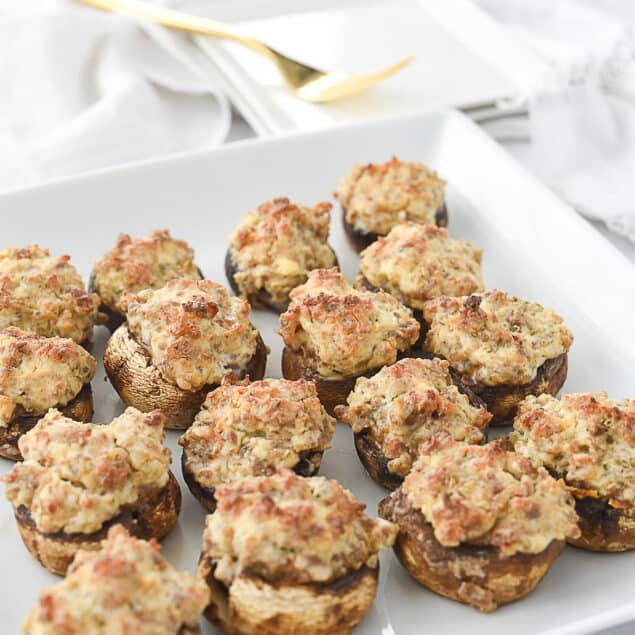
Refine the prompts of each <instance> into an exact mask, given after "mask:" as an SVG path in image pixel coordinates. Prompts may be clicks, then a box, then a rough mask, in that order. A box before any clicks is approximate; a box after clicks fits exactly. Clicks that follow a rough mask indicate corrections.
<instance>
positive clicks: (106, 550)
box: [22, 525, 209, 635]
mask: <svg viewBox="0 0 635 635" xmlns="http://www.w3.org/2000/svg"><path fill="white" fill-rule="evenodd" d="M208 602H209V590H208V588H207V585H206V584H205V581H204V580H202V579H200V578H196V577H194V576H192V575H190V574H189V573H187V572H185V571H176V570H175V569H173V568H172V566H171V565H170V564H169V563H168V562H167V561H166V560H165V559H164V558H163V557H162V556H161V553H160V547H159V544H158V542H157V541H156V540H154V539H152V540H149V541H146V540H140V539H139V538H137V537H135V536H132V535H130V533H129V532H128V531H127V530H126V528H125V527H123V526H122V525H115V526H113V527H111V528H110V530H109V531H108V533H107V535H106V536H105V537H104V540H103V541H102V542H101V543H100V545H98V548H97V549H96V550H93V549H88V550H81V551H80V552H78V553H77V555H76V556H75V558H74V560H73V562H72V564H71V566H70V567H69V569H68V573H67V576H66V578H65V579H64V580H62V581H60V582H58V583H57V584H55V585H54V586H52V587H49V588H47V589H44V590H43V591H41V592H40V594H39V598H38V601H37V603H36V604H35V606H34V607H33V608H32V610H31V612H30V613H29V615H28V616H27V618H26V620H25V621H24V622H23V624H22V629H23V630H24V631H26V632H28V633H31V634H32V635H52V634H53V633H55V634H57V635H77V634H80V633H81V634H90V635H112V634H113V633H118V634H119V635H124V634H125V635H183V634H184V633H185V634H192V633H196V632H198V630H199V624H200V617H201V614H202V613H203V611H204V610H205V607H206V606H207V604H208Z"/></svg>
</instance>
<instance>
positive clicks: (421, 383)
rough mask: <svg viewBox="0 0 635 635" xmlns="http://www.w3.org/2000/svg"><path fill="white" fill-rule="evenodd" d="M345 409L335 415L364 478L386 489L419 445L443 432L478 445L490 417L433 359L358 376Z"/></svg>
mask: <svg viewBox="0 0 635 635" xmlns="http://www.w3.org/2000/svg"><path fill="white" fill-rule="evenodd" d="M347 404H348V405H347V406H338V407H337V408H336V409H335V414H336V415H337V418H338V420H339V421H342V422H343V423H346V424H348V425H349V426H351V428H352V430H353V433H354V435H355V447H356V449H357V454H358V455H359V458H360V459H361V461H362V463H363V464H364V467H365V468H366V470H367V471H368V473H369V474H370V475H371V476H372V478H373V479H374V480H375V481H377V482H378V483H379V484H380V485H383V486H384V487H387V488H388V489H395V488H396V487H398V486H399V485H400V484H401V482H402V481H403V478H404V477H405V476H406V474H408V472H409V471H410V468H411V467H412V463H413V461H414V460H415V459H416V457H417V455H418V449H419V446H420V445H421V443H422V442H423V441H425V440H426V439H428V438H430V437H431V436H433V435H434V434H436V433H437V432H439V431H442V430H443V431H446V432H448V433H449V434H450V435H451V436H452V437H453V438H454V439H456V440H457V441H465V442H466V443H484V442H485V441H486V439H487V436H486V432H485V428H486V426H487V424H488V423H489V421H490V419H491V418H492V415H491V414H490V413H489V412H487V410H486V409H485V408H484V407H483V405H482V403H479V400H477V399H474V397H472V400H471V402H470V397H469V396H468V395H466V394H464V393H462V392H461V391H460V390H459V389H458V388H457V386H456V385H455V383H454V382H453V380H452V377H451V375H450V372H449V365H448V363H447V362H446V361H442V360H439V359H413V358H408V359H402V360H400V361H398V362H396V363H395V364H393V365H392V366H385V367H384V368H382V369H381V370H380V371H379V372H378V373H377V374H376V375H373V376H372V377H370V378H366V377H360V378H359V379H358V380H357V383H356V384H355V389H354V390H353V392H351V394H350V395H349V396H348V400H347Z"/></svg>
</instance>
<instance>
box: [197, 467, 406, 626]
mask: <svg viewBox="0 0 635 635" xmlns="http://www.w3.org/2000/svg"><path fill="white" fill-rule="evenodd" d="M216 497H217V502H218V507H217V509H216V511H215V512H214V513H213V514H211V515H210V516H208V517H207V519H206V527H205V532H204V534H203V551H202V554H201V558H200V561H199V569H198V573H199V575H200V576H201V577H203V579H205V580H206V581H207V583H208V585H209V588H210V590H211V592H212V602H211V604H210V607H209V609H208V611H207V613H206V614H207V616H208V617H209V618H210V619H211V620H213V621H215V622H217V623H220V624H221V625H222V626H223V628H225V629H227V630H228V632H230V633H240V634H245V635H246V634H251V633H254V634H255V633H258V634H261V633H271V634H273V633H276V634H286V633H289V634H290V633H303V632H307V633H315V634H322V633H324V634H326V633H348V632H349V631H350V629H351V628H352V627H353V626H354V625H355V624H357V623H358V622H359V621H360V620H361V619H362V618H363V616H364V614H365V613H366V612H367V610H368V608H369V607H370V605H371V603H372V601H373V598H374V596H375V592H376V588H377V571H378V566H379V563H378V559H377V552H378V551H379V550H380V549H382V548H386V547H388V546H390V545H391V544H392V543H393V541H394V539H395V534H396V526H395V525H393V524H392V523H389V522H387V521H385V520H381V519H379V520H371V519H370V518H368V517H367V516H366V515H365V514H364V513H363V509H364V505H363V504H361V503H359V501H357V499H356V498H355V497H354V496H353V495H352V494H351V493H350V492H349V491H348V490H345V489H344V488H343V487H342V486H341V485H340V484H339V483H337V481H333V480H327V479H324V478H321V477H313V478H300V477H299V476H297V475H295V474H293V473H292V472H290V471H289V470H278V471H277V472H275V473H274V474H272V475H271V476H266V477H248V478H244V479H242V480H239V481H236V482H234V483H232V484H230V485H224V486H221V487H219V488H217V491H216Z"/></svg>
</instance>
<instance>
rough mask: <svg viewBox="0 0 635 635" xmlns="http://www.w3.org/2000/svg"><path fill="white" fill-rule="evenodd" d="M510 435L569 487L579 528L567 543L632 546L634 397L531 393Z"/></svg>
mask: <svg viewBox="0 0 635 635" xmlns="http://www.w3.org/2000/svg"><path fill="white" fill-rule="evenodd" d="M510 439H511V441H512V443H513V444H514V447H515V449H516V451H517V452H519V453H521V454H523V455H524V456H526V457H527V458H529V459H530V460H531V461H532V462H533V463H534V464H535V465H542V466H544V467H546V468H547V469H548V470H549V471H550V472H551V473H552V474H554V475H555V476H556V477H559V478H562V479H563V480H564V482H565V483H566V484H567V486H568V487H569V489H570V491H571V493H572V494H573V496H574V498H575V500H576V511H577V512H578V514H579V516H580V529H581V531H582V535H581V536H580V538H579V539H571V540H570V542H571V544H574V545H576V546H578V547H582V548H584V549H589V550H592V551H625V550H627V549H633V548H635V487H634V484H633V476H634V475H635V400H628V399H623V400H619V401H618V400H615V399H610V398H609V396H608V394H607V393H579V394H568V395H563V396H562V398H561V399H559V400H558V399H555V398H553V397H550V396H548V395H540V396H538V397H533V396H531V397H528V398H527V399H526V400H524V401H523V402H522V404H521V405H520V408H519V412H518V415H517V417H516V419H515V421H514V432H513V433H512V434H511V435H510Z"/></svg>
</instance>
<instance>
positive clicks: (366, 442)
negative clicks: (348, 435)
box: [353, 430, 403, 490]
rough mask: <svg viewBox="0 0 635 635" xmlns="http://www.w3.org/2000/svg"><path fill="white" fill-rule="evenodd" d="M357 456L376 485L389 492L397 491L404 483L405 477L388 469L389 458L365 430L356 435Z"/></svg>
mask: <svg viewBox="0 0 635 635" xmlns="http://www.w3.org/2000/svg"><path fill="white" fill-rule="evenodd" d="M353 436H354V441H355V449H356V450H357V456H359V460H360V461H361V462H362V465H363V466H364V467H365V468H366V471H367V472H368V474H369V475H370V477H371V478H372V479H373V481H375V482H376V483H379V485H381V486H382V487H385V488H386V489H389V490H395V489H397V488H398V487H399V486H400V485H401V483H402V482H403V476H400V475H399V474H394V473H393V472H391V471H390V470H389V469H388V461H389V459H388V457H387V456H386V455H385V454H384V453H383V452H382V451H381V448H380V447H379V444H378V443H377V441H376V440H375V439H374V437H373V436H372V435H371V434H370V432H368V431H367V430H364V431H363V432H356V433H355V434H354V435H353Z"/></svg>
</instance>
